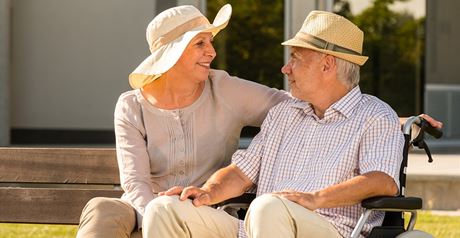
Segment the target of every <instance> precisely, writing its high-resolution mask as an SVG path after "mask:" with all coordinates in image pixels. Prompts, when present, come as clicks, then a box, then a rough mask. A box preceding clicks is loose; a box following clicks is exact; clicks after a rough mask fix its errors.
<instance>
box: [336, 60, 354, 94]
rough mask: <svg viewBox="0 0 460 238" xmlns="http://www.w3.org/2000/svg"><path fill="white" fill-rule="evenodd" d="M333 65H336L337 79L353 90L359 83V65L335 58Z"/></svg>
mask: <svg viewBox="0 0 460 238" xmlns="http://www.w3.org/2000/svg"><path fill="white" fill-rule="evenodd" d="M335 63H336V65H337V78H338V79H339V80H340V81H342V82H343V83H345V85H348V86H349V87H350V89H351V88H354V87H355V86H357V85H358V83H359V65H357V64H354V63H351V62H350V61H346V60H344V59H340V58H337V57H335Z"/></svg>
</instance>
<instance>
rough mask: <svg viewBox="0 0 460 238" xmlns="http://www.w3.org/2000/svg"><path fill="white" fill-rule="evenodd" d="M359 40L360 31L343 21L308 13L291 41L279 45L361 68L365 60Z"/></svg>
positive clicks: (331, 15) (339, 18)
mask: <svg viewBox="0 0 460 238" xmlns="http://www.w3.org/2000/svg"><path fill="white" fill-rule="evenodd" d="M363 38H364V33H363V31H361V30H360V29H359V28H358V27H357V26H356V25H355V24H353V23H352V22H351V21H349V20H347V19H346V18H344V17H342V16H339V15H336V14H334V13H331V12H323V11H312V12H310V14H308V16H307V18H306V19H305V21H304V23H303V25H302V28H300V30H299V32H297V34H296V35H295V36H294V38H292V39H290V40H287V41H285V42H283V43H282V45H287V46H297V47H303V48H308V49H312V50H315V51H319V52H322V53H325V54H329V55H333V56H335V57H337V58H341V59H344V60H347V61H350V62H352V63H355V64H358V65H363V64H364V63H365V62H366V60H367V59H368V57H367V56H363V55H362V50H363Z"/></svg>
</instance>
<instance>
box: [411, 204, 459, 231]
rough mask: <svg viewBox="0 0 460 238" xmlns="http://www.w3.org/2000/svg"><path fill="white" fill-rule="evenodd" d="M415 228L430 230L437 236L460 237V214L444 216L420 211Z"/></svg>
mask: <svg viewBox="0 0 460 238" xmlns="http://www.w3.org/2000/svg"><path fill="white" fill-rule="evenodd" d="M407 220H408V219H406V221H407ZM415 229H416V230H421V231H425V232H428V233H430V234H432V235H433V236H434V237H436V238H454V237H460V216H442V215H436V214H431V213H430V212H429V211H422V212H419V213H418V217H417V223H416V224H415Z"/></svg>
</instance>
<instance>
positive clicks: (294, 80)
mask: <svg viewBox="0 0 460 238" xmlns="http://www.w3.org/2000/svg"><path fill="white" fill-rule="evenodd" d="M290 50H291V54H290V58H289V61H288V63H287V64H286V65H284V66H283V67H282V68H281V72H282V73H283V74H286V75H287V76H288V79H289V86H290V88H291V94H292V95H293V96H294V97H296V98H299V99H302V100H304V101H310V100H309V98H310V97H311V96H312V95H313V94H314V93H315V92H316V91H317V90H318V89H319V87H320V86H321V79H322V74H321V71H322V67H323V64H322V63H321V62H322V60H323V57H322V56H324V55H323V54H321V53H318V52H316V51H313V50H309V49H305V48H300V47H291V49H290Z"/></svg>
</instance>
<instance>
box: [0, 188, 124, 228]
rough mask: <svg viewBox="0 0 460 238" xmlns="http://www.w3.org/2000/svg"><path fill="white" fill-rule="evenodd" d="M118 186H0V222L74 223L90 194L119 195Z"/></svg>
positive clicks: (94, 195) (120, 192)
mask: <svg viewBox="0 0 460 238" xmlns="http://www.w3.org/2000/svg"><path fill="white" fill-rule="evenodd" d="M122 192H123V191H121V190H86V189H56V190H50V189H40V188H35V189H34V188H26V189H21V188H0V197H1V202H0V222H8V223H40V224H78V221H79V218H80V214H81V211H82V210H83V207H84V206H85V204H86V203H87V202H88V201H89V200H90V199H91V198H93V197H120V196H121V194H122Z"/></svg>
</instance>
